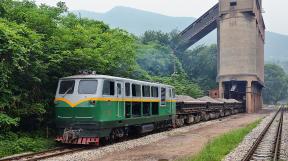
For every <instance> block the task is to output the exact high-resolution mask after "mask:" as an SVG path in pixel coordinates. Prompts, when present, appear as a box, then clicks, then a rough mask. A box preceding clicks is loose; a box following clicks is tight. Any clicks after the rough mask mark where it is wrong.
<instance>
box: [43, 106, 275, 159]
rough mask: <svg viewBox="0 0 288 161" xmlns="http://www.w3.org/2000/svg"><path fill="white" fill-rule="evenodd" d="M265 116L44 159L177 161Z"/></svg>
mask: <svg viewBox="0 0 288 161" xmlns="http://www.w3.org/2000/svg"><path fill="white" fill-rule="evenodd" d="M268 113H269V111H268V112H267V111H264V112H263V111H262V112H261V113H255V114H237V115H232V116H229V117H226V118H221V119H216V120H211V121H207V122H202V123H198V124H193V125H190V126H185V127H181V128H177V129H173V130H170V131H165V132H161V133H156V134H151V135H147V136H144V137H141V138H137V139H133V140H129V141H124V142H120V143H115V144H112V145H107V146H104V147H99V148H96V149H91V150H85V151H81V152H77V153H73V154H69V155H63V156H58V157H54V158H49V159H47V160H59V161H64V160H69V161H73V160H75V161H76V160H77V161H78V160H91V161H94V160H104V161H112V160H113V161H114V160H132V161H133V160H135V161H136V160H137V161H138V160H149V161H150V160H161V159H163V160H177V159H181V158H185V157H188V156H191V155H195V154H197V153H199V152H200V151H201V150H202V149H203V147H204V146H205V145H206V144H207V143H209V141H211V140H213V139H214V138H215V137H217V136H221V135H223V134H225V133H227V132H229V131H231V130H233V129H239V128H243V127H246V126H247V125H249V124H251V123H253V122H255V121H256V120H259V119H261V118H263V117H265V116H267V115H268Z"/></svg>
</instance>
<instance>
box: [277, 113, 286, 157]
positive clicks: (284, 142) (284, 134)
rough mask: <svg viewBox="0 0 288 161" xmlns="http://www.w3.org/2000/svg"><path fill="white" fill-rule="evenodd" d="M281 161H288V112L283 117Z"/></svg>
mask: <svg viewBox="0 0 288 161" xmlns="http://www.w3.org/2000/svg"><path fill="white" fill-rule="evenodd" d="M279 159H280V160H288V112H287V111H286V112H285V113H284V115H283V127H282V138H281V145H280V158H279Z"/></svg>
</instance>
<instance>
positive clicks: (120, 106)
mask: <svg viewBox="0 0 288 161" xmlns="http://www.w3.org/2000/svg"><path fill="white" fill-rule="evenodd" d="M116 97H117V117H118V118H122V117H123V116H124V84H123V82H120V81H116Z"/></svg>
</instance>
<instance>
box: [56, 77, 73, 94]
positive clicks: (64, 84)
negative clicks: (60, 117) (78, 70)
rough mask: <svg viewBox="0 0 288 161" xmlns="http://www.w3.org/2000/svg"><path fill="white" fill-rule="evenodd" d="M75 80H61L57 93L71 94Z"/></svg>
mask: <svg viewBox="0 0 288 161" xmlns="http://www.w3.org/2000/svg"><path fill="white" fill-rule="evenodd" d="M74 86H75V80H65V81H61V83H60V88H59V94H72V93H73V92H74Z"/></svg>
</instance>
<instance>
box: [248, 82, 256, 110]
mask: <svg viewBox="0 0 288 161" xmlns="http://www.w3.org/2000/svg"><path fill="white" fill-rule="evenodd" d="M252 95H253V94H252V81H250V80H248V81H247V86H246V112H247V113H253V111H254V110H253V106H252V99H253V98H252Z"/></svg>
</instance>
